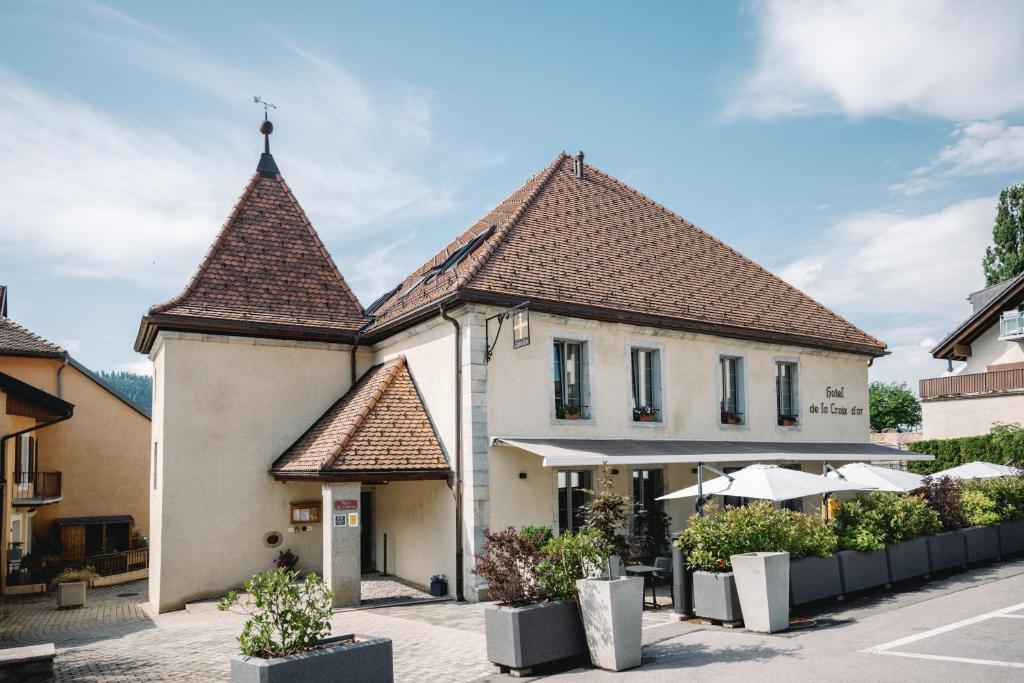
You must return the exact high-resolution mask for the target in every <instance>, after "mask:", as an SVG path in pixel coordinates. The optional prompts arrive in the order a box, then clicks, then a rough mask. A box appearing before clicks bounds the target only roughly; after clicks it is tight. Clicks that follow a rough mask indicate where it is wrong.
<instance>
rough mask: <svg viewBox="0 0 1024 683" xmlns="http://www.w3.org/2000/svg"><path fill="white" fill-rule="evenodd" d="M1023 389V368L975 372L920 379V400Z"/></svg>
mask: <svg viewBox="0 0 1024 683" xmlns="http://www.w3.org/2000/svg"><path fill="white" fill-rule="evenodd" d="M1022 390H1024V369H1015V370H998V371H996V372H977V373H974V374H973V375H950V376H949V377H934V378H932V379H923V380H921V387H920V394H921V400H923V401H927V400H928V399H932V398H955V397H957V396H978V395H982V394H998V393H1003V392H1008V391H1022Z"/></svg>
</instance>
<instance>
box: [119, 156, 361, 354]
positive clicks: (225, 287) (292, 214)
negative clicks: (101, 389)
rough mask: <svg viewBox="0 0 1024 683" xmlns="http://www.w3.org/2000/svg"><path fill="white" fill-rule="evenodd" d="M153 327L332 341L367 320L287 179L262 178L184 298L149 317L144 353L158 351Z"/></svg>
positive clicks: (231, 219)
mask: <svg viewBox="0 0 1024 683" xmlns="http://www.w3.org/2000/svg"><path fill="white" fill-rule="evenodd" d="M147 321H150V322H153V321H155V324H157V325H163V326H167V327H173V326H174V323H175V322H176V321H188V322H191V323H195V322H196V321H199V322H200V323H202V322H203V321H205V324H207V325H209V326H212V327H217V326H220V327H226V328H231V327H243V328H251V329H253V330H254V331H255V332H256V333H259V332H261V331H264V332H265V331H268V330H269V331H275V330H276V331H281V330H290V331H298V332H301V331H302V330H303V329H310V330H317V331H319V332H320V333H321V334H327V335H330V334H331V333H343V334H344V333H348V334H351V333H353V332H355V331H356V330H358V329H359V328H360V327H362V326H363V325H364V324H365V322H366V318H365V317H364V316H363V308H362V306H361V305H360V303H359V300H358V299H357V298H356V296H355V294H353V293H352V290H350V289H349V287H348V284H347V283H346V282H345V278H343V277H342V275H341V272H340V271H339V270H338V267H337V266H336V265H335V263H334V261H333V259H331V256H330V254H328V253H327V249H326V248H325V247H324V245H323V243H322V242H321V241H320V238H319V237H318V236H317V234H316V231H315V230H314V229H313V226H312V225H311V224H310V222H309V219H308V218H306V214H305V213H304V212H303V211H302V207H300V206H299V203H298V201H296V199H295V197H294V196H293V195H292V192H291V190H290V189H289V188H288V185H287V184H286V183H285V182H284V179H283V178H282V177H281V176H280V175H279V174H270V175H269V176H268V175H266V174H261V173H256V174H254V175H253V177H252V179H251V180H250V181H249V184H248V185H246V187H245V190H244V191H243V192H242V196H241V197H240V198H239V200H238V202H237V203H236V204H235V206H234V209H233V210H232V212H231V215H230V216H229V217H228V219H227V222H226V223H225V224H224V227H223V228H222V229H221V231H220V234H219V235H218V236H217V238H216V240H215V241H214V242H213V244H212V245H211V246H210V249H209V251H207V253H206V256H205V257H204V259H203V261H202V263H201V264H200V265H199V268H198V270H197V271H196V273H195V275H194V276H193V278H192V281H191V282H190V283H189V284H188V286H187V287H186V288H185V291H184V292H182V293H181V294H180V295H179V296H177V297H175V298H174V299H172V300H171V301H168V302H167V303H165V304H160V305H157V306H153V307H152V308H151V309H150V310H149V316H148V318H147V319H144V320H143V325H142V328H140V331H139V340H138V341H137V343H136V348H137V349H138V350H140V351H148V348H149V346H150V345H151V344H152V334H154V332H153V331H152V330H147V329H146V326H147ZM144 333H146V334H144ZM147 334H148V336H147Z"/></svg>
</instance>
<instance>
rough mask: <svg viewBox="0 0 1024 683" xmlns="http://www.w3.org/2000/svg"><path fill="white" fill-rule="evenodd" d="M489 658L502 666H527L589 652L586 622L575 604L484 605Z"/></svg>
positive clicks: (523, 667) (525, 667)
mask: <svg viewBox="0 0 1024 683" xmlns="http://www.w3.org/2000/svg"><path fill="white" fill-rule="evenodd" d="M484 631H485V633H486V634H487V659H488V660H489V661H491V662H493V663H495V664H498V665H499V666H507V667H509V668H512V669H527V668H530V667H534V666H538V665H540V664H546V663H548V662H554V661H558V660H559V659H567V658H569V657H576V656H579V655H585V654H587V641H586V636H584V634H583V622H582V621H580V613H579V610H578V609H577V608H576V605H575V604H573V603H565V602H547V603H544V604H541V605H527V606H526V607H499V606H498V605H487V606H486V607H485V608H484Z"/></svg>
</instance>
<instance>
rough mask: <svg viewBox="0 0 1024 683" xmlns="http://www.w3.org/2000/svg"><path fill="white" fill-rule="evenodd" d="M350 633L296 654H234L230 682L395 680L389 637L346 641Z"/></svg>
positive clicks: (382, 682) (368, 682)
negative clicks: (264, 655)
mask: <svg viewBox="0 0 1024 683" xmlns="http://www.w3.org/2000/svg"><path fill="white" fill-rule="evenodd" d="M352 637H353V636H351V635H348V636H338V637H335V638H327V639H326V640H324V641H323V642H324V644H325V645H330V644H331V643H339V644H338V645H333V646H329V647H325V648H322V649H319V650H312V651H310V652H302V653H300V654H297V655H288V656H286V657H276V658H274V659H261V658H259V657H245V656H243V655H235V656H234V657H232V658H231V681H232V683H278V682H280V683H285V682H288V683H290V682H291V681H303V683H329V682H330V681H353V683H354V682H356V681H359V682H360V683H363V682H365V683H394V680H395V675H394V666H393V663H392V660H391V639H390V638H367V639H364V640H357V641H356V642H354V643H345V642H344V641H346V640H351V639H352Z"/></svg>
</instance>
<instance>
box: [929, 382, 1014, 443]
mask: <svg viewBox="0 0 1024 683" xmlns="http://www.w3.org/2000/svg"><path fill="white" fill-rule="evenodd" d="M921 415H922V423H923V432H924V438H926V439H952V438H955V437H959V436H977V435H979V434H987V433H988V432H989V430H990V429H991V428H992V426H993V425H994V424H996V423H999V422H1001V423H1003V424H1012V423H1017V424H1024V394H1021V393H1015V394H995V395H987V396H974V397H965V398H957V399H941V400H934V401H922V402H921Z"/></svg>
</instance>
